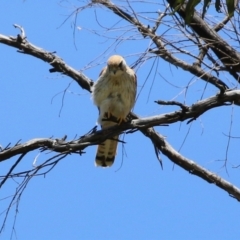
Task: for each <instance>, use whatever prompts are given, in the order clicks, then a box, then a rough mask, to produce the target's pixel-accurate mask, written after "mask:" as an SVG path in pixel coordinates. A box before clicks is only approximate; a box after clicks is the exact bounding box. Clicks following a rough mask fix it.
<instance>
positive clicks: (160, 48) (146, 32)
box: [93, 0, 228, 93]
mask: <svg viewBox="0 0 240 240" xmlns="http://www.w3.org/2000/svg"><path fill="white" fill-rule="evenodd" d="M93 3H99V4H102V5H104V6H105V7H107V8H108V9H110V10H112V11H113V12H114V13H115V14H116V15H118V16H120V17H121V18H123V19H125V20H126V21H128V22H130V23H131V24H133V25H134V26H135V27H136V28H137V29H138V31H139V32H140V33H141V34H142V36H143V37H146V36H148V37H150V38H151V39H152V41H153V42H154V43H155V45H156V47H157V50H150V52H151V53H154V54H156V55H158V56H159V57H161V58H163V59H164V60H165V61H167V62H169V63H171V64H173V65H175V66H177V67H180V68H182V69H183V70H185V71H188V72H190V73H192V74H194V75H195V76H197V77H199V78H201V79H202V80H204V81H206V82H208V83H211V84H213V85H214V86H215V87H217V88H218V89H219V90H220V91H221V93H223V92H224V91H225V90H226V89H228V86H227V85H226V84H225V83H224V82H222V81H221V80H220V79H218V78H216V77H214V76H212V75H211V74H209V73H207V72H205V71H203V70H202V69H201V68H200V67H199V66H197V65H194V64H193V65H191V64H188V63H186V62H185V61H183V60H180V59H178V58H176V57H175V56H173V55H172V54H171V53H170V52H169V51H168V50H167V49H166V48H165V47H164V44H163V43H162V41H161V38H160V36H158V35H156V34H155V30H154V29H151V28H150V27H148V26H145V25H143V24H142V23H141V22H139V21H138V20H137V19H135V18H134V17H132V16H131V15H129V14H128V13H126V12H124V11H123V10H122V9H121V8H119V7H118V6H116V5H115V4H113V3H112V2H110V1H108V0H107V1H106V0H94V1H93Z"/></svg>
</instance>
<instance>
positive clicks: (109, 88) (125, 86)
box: [92, 55, 137, 167]
mask: <svg viewBox="0 0 240 240" xmlns="http://www.w3.org/2000/svg"><path fill="white" fill-rule="evenodd" d="M136 91H137V77H136V74H135V72H134V70H133V69H131V68H130V67H129V66H128V65H127V63H126V61H125V59H124V58H123V57H122V56H120V55H113V56H111V57H110V58H109V59H108V61H107V66H106V67H104V68H103V69H102V71H101V72H100V75H99V78H98V80H97V81H96V82H95V83H94V85H93V88H92V99H93V102H94V104H95V105H96V106H97V107H98V110H99V117H98V123H99V124H100V125H101V128H102V129H106V128H109V127H112V126H115V125H117V124H121V123H122V122H125V121H126V118H127V116H128V114H129V113H130V111H131V109H132V108H133V106H134V104H135V99H136ZM111 117H114V118H115V119H116V120H117V121H111V120H107V119H110V118H111ZM118 138H119V136H118V135H117V136H114V137H112V138H111V139H107V140H105V141H104V142H103V143H101V144H99V145H98V148H97V153H96V158H95V166H99V167H111V166H112V164H113V163H114V159H115V155H116V152H117V145H118Z"/></svg>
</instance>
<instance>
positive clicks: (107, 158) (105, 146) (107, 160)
mask: <svg viewBox="0 0 240 240" xmlns="http://www.w3.org/2000/svg"><path fill="white" fill-rule="evenodd" d="M118 137H119V136H114V137H113V138H112V139H107V140H106V141H104V142H103V143H101V144H100V145H98V148H97V154H96V158H95V165H96V166H97V167H111V166H112V165H113V163H114V159H115V155H116V154H117V145H118Z"/></svg>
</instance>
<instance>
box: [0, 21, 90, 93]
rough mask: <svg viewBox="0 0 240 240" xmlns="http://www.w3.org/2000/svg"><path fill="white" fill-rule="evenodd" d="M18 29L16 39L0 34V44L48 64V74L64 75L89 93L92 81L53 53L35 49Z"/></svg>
mask: <svg viewBox="0 0 240 240" xmlns="http://www.w3.org/2000/svg"><path fill="white" fill-rule="evenodd" d="M14 26H18V25H14ZM18 28H20V29H21V31H22V32H21V35H19V34H18V35H17V37H8V36H4V35H2V34H0V43H3V44H6V45H8V46H11V47H15V48H17V49H19V52H20V53H24V54H28V55H32V56H34V57H36V58H39V59H41V60H43V61H45V62H48V63H49V64H50V65H51V66H52V67H53V68H52V69H50V70H49V71H50V72H60V73H62V74H65V75H67V76H69V77H71V78H72V79H74V80H75V81H76V82H77V83H78V84H79V85H80V86H81V87H82V88H83V89H85V90H87V91H89V92H91V86H92V85H93V81H92V80H90V79H89V78H88V77H86V76H85V75H84V74H82V73H81V72H79V71H77V70H75V69H73V68H72V67H70V66H68V65H67V64H66V63H65V62H64V61H63V60H62V59H61V58H60V57H58V56H57V55H55V54H54V53H52V52H47V51H45V50H44V49H42V48H39V47H36V46H34V45H33V44H32V43H30V42H28V41H27V39H26V37H25V33H24V34H23V32H24V30H23V28H22V27H20V26H18Z"/></svg>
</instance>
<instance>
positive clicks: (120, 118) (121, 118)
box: [117, 117, 126, 125]
mask: <svg viewBox="0 0 240 240" xmlns="http://www.w3.org/2000/svg"><path fill="white" fill-rule="evenodd" d="M117 121H118V125H120V124H121V123H123V122H126V118H125V117H119V118H117Z"/></svg>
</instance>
